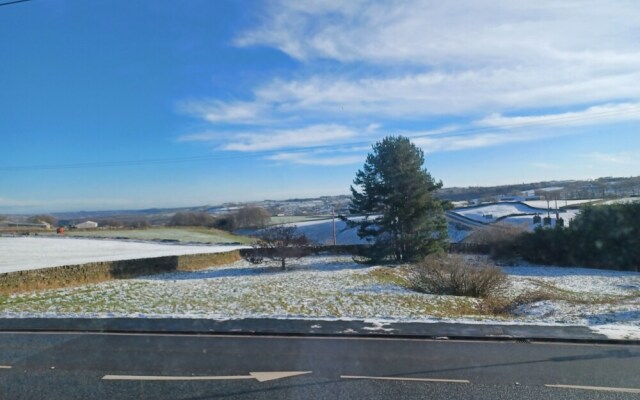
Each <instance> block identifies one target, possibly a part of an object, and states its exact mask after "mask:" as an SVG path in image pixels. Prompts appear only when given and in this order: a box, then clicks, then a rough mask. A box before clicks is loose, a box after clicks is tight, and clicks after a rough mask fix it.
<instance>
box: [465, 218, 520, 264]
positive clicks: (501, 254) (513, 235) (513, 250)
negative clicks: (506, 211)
mask: <svg viewBox="0 0 640 400" xmlns="http://www.w3.org/2000/svg"><path fill="white" fill-rule="evenodd" d="M526 232H527V229H526V228H524V227H523V226H520V225H514V224H509V223H504V222H501V223H497V224H494V225H492V226H490V227H487V228H484V229H477V230H475V231H473V233H471V235H469V237H467V239H465V242H468V243H477V244H483V245H486V246H488V247H489V252H490V254H491V257H492V258H494V259H500V260H513V259H515V258H516V257H517V256H518V255H519V244H520V240H521V238H522V235H523V234H524V233H526Z"/></svg>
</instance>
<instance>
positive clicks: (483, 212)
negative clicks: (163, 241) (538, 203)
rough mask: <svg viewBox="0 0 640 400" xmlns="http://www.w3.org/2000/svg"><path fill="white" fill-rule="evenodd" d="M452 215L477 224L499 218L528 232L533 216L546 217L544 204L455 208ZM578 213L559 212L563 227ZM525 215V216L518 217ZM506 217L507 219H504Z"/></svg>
mask: <svg viewBox="0 0 640 400" xmlns="http://www.w3.org/2000/svg"><path fill="white" fill-rule="evenodd" d="M452 211H453V212H454V213H456V214H459V215H462V216H463V217H467V218H470V219H473V220H475V221H478V222H484V223H494V222H497V221H498V219H499V218H502V219H501V220H500V221H501V222H506V223H510V224H518V225H521V226H522V225H524V226H525V227H527V228H528V229H530V230H533V229H534V228H535V225H534V224H533V215H535V214H540V215H541V216H542V217H545V216H546V215H547V212H546V202H545V209H544V210H543V209H540V208H534V207H530V206H529V205H526V204H522V203H515V202H514V203H497V204H488V205H486V206H479V207H468V208H456V209H454V210H452ZM579 212H580V210H564V211H561V212H560V217H561V218H562V219H564V221H565V225H566V226H568V225H569V224H570V223H571V220H572V219H573V218H575V216H576V215H577V214H578V213H579ZM518 214H526V215H518ZM551 216H552V225H555V212H553V211H552V212H551ZM505 217H507V218H505Z"/></svg>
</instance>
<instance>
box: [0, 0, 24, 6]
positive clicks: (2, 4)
mask: <svg viewBox="0 0 640 400" xmlns="http://www.w3.org/2000/svg"><path fill="white" fill-rule="evenodd" d="M27 1H31V0H13V1H7V2H6V3H0V7H2V6H10V5H11V4H17V3H25V2H27Z"/></svg>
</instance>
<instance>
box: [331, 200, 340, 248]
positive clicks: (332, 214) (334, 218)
mask: <svg viewBox="0 0 640 400" xmlns="http://www.w3.org/2000/svg"><path fill="white" fill-rule="evenodd" d="M331 219H332V221H333V245H334V246H337V245H338V241H337V239H336V208H335V207H331Z"/></svg>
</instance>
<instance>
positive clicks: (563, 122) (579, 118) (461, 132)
mask: <svg viewBox="0 0 640 400" xmlns="http://www.w3.org/2000/svg"><path fill="white" fill-rule="evenodd" d="M23 1H24V0H23ZM637 113H638V111H637V110H635V109H631V110H608V111H602V112H597V113H592V114H589V115H588V116H585V115H564V116H559V117H556V118H547V119H544V120H540V121H528V122H522V123H514V124H505V125H500V126H480V127H473V128H467V129H458V130H452V131H451V132H443V133H440V134H437V133H427V134H421V135H408V136H409V138H411V139H416V138H443V137H454V136H458V137H459V136H466V135H470V134H480V133H485V132H495V131H505V130H509V129H522V128H530V127H541V126H548V125H550V126H553V125H559V126H565V127H566V126H570V123H572V122H584V121H590V120H594V119H599V118H602V117H616V116H622V115H627V114H630V115H633V114H637ZM523 118H526V117H523ZM532 118H535V116H534V117H532ZM370 144H371V140H368V141H357V142H344V143H338V144H331V145H318V146H305V147H299V148H293V149H287V150H282V149H280V150H269V151H256V152H253V153H242V154H233V155H213V154H210V155H202V156H189V157H170V158H152V159H140V160H121V161H96V162H85V163H66V164H48V165H47V164H43V165H16V166H0V171H25V170H55V169H78V168H109V167H126V166H142V165H157V164H176V163H189V162H202V161H218V160H233V159H243V158H260V157H265V156H270V155H277V154H281V153H284V152H286V153H307V152H313V151H324V150H334V151H335V150H336V149H339V148H340V147H349V146H362V145H370Z"/></svg>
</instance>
